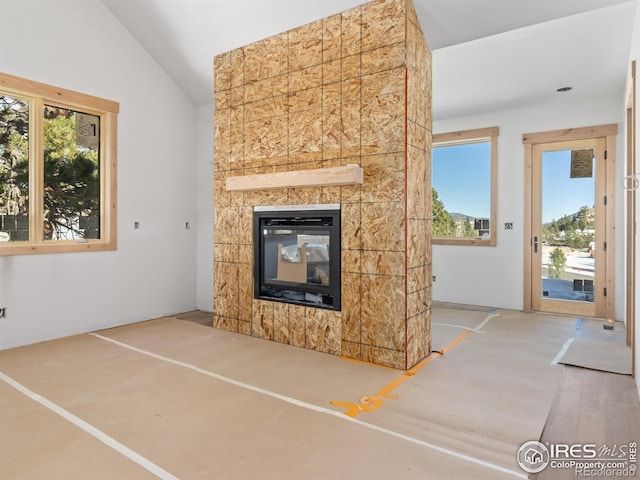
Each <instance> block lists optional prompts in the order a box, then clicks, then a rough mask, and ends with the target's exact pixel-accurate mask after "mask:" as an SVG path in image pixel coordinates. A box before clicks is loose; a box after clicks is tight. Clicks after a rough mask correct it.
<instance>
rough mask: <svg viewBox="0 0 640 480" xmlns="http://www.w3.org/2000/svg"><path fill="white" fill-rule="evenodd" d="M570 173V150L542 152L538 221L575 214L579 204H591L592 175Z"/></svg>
mask: <svg viewBox="0 0 640 480" xmlns="http://www.w3.org/2000/svg"><path fill="white" fill-rule="evenodd" d="M594 166H595V162H594ZM570 172H571V150H560V151H557V152H545V153H544V154H543V155H542V223H548V222H551V221H552V220H558V219H559V218H561V217H563V216H564V215H570V214H572V213H576V212H578V211H579V210H580V207H585V206H586V207H593V198H594V177H593V175H592V176H591V177H590V178H570Z"/></svg>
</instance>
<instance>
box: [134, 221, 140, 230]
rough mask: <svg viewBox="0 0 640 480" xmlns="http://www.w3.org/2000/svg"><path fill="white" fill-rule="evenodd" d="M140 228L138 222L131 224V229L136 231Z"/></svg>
mask: <svg viewBox="0 0 640 480" xmlns="http://www.w3.org/2000/svg"><path fill="white" fill-rule="evenodd" d="M139 228H140V222H133V229H134V230H138V229H139Z"/></svg>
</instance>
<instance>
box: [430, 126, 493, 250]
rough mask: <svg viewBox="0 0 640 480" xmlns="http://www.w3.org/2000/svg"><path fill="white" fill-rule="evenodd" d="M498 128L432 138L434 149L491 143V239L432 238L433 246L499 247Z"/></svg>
mask: <svg viewBox="0 0 640 480" xmlns="http://www.w3.org/2000/svg"><path fill="white" fill-rule="evenodd" d="M499 133H500V129H499V128H498V127H487V128H476V129H472V130H460V131H457V132H447V133H435V134H433V138H432V149H433V148H436V147H445V146H452V145H462V144H465V143H475V142H479V141H487V140H488V141H489V142H490V143H491V159H490V162H491V172H490V177H491V180H490V183H491V195H490V196H491V199H490V201H491V208H490V214H489V239H488V240H482V239H477V238H453V237H435V236H434V237H432V239H431V243H432V244H433V245H473V246H483V247H495V246H496V245H497V235H496V234H497V230H498V229H497V228H496V223H497V217H498V216H497V188H498V185H497V178H498V172H497V170H498V168H497V167H498V134H499Z"/></svg>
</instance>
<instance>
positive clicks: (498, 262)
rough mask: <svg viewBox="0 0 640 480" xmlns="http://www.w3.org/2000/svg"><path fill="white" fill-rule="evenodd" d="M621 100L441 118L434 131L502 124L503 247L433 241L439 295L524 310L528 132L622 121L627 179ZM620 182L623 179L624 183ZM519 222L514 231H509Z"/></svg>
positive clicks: (561, 101) (619, 306)
mask: <svg viewBox="0 0 640 480" xmlns="http://www.w3.org/2000/svg"><path fill="white" fill-rule="evenodd" d="M620 102H621V100H620V98H617V97H612V98H593V99H591V100H590V101H589V102H588V103H585V102H584V101H578V102H576V101H573V100H572V98H571V95H570V94H566V95H565V96H560V95H559V96H558V100H557V102H556V103H554V104H545V105H539V106H536V107H532V108H527V109H521V110H511V111H501V112H494V113H491V114H486V115H481V116H475V117H466V118H455V119H447V120H440V121H435V122H434V124H433V132H434V133H444V132H450V131H456V130H467V129H473V128H482V127H492V126H496V125H497V126H498V127H500V135H499V137H498V192H497V197H498V208H497V210H498V212H497V246H496V247H470V246H451V245H434V246H433V275H435V276H436V282H435V283H434V284H433V300H434V301H443V302H454V303H466V304H472V305H485V306H491V307H499V308H509V309H516V310H521V309H522V308H523V288H524V279H523V276H524V265H523V263H524V243H523V242H524V241H525V239H524V225H523V216H524V147H523V145H522V134H524V133H531V132H539V131H546V130H556V129H562V128H574V127H583V126H591V125H601V124H609V123H617V124H619V125H618V133H619V135H618V142H617V144H618V145H617V151H618V163H617V170H618V171H619V172H620V173H619V177H620V178H622V166H623V164H624V161H623V158H622V156H621V155H622V154H623V150H621V148H622V145H623V138H622V137H623V135H622V134H623V126H622V124H621V122H622V120H623V119H624V111H623V109H622V108H621V103H620ZM618 183H620V182H618ZM616 197H617V198H616V212H617V216H616V224H617V225H622V223H621V222H623V221H624V216H623V208H622V199H621V195H616ZM505 222H513V230H504V224H505ZM622 237H623V234H622V233H621V232H620V233H619V234H618V238H617V239H616V246H617V252H619V258H620V260H619V261H617V262H616V282H617V285H618V290H617V292H616V318H619V319H621V318H622V316H623V315H624V296H623V293H624V292H623V290H622V289H623V288H624V283H623V276H622V275H623V273H622V272H623V270H622V266H623V263H622V258H623V257H622V252H623V251H624V250H623V248H622V241H623V238H622Z"/></svg>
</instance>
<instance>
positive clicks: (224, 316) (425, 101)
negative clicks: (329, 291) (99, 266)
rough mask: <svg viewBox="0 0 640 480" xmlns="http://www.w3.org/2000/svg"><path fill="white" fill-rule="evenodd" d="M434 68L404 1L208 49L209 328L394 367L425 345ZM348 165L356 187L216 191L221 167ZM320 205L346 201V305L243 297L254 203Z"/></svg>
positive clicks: (249, 292) (249, 273)
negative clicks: (336, 307) (359, 172)
mask: <svg viewBox="0 0 640 480" xmlns="http://www.w3.org/2000/svg"><path fill="white" fill-rule="evenodd" d="M430 69H431V63H430V53H429V52H428V50H427V47H426V44H425V42H424V37H423V35H422V32H421V30H420V26H419V24H418V22H417V17H416V15H415V12H414V10H413V6H412V5H411V2H410V0H387V1H381V0H376V1H374V2H371V3H368V4H365V5H363V6H361V7H357V8H354V9H351V10H348V11H346V12H343V13H341V14H337V15H334V16H331V17H328V18H326V19H323V20H320V21H317V22H314V23H311V24H308V25H304V26H302V27H299V28H296V29H294V30H291V31H289V32H285V33H283V34H280V35H276V36H274V37H270V38H267V39H264V40H261V41H259V42H256V43H254V44H251V45H248V46H245V47H243V48H239V49H236V50H233V51H231V52H228V53H225V54H222V55H219V56H217V57H216V58H215V62H214V75H215V88H214V98H215V114H214V115H215V116H214V128H215V132H214V133H215V139H214V141H215V164H214V168H215V172H214V183H215V225H214V229H215V237H214V264H215V265H214V272H215V275H214V277H215V281H214V308H215V314H214V326H216V327H218V328H221V329H225V330H230V331H233V332H240V333H244V334H247V335H253V336H257V337H261V338H265V339H269V340H274V341H277V342H281V343H286V344H290V345H296V346H301V347H305V348H310V349H314V350H319V351H323V352H328V353H332V354H342V355H345V356H349V357H352V358H356V359H361V360H365V361H370V362H374V363H378V364H384V365H388V366H392V367H396V368H409V367H411V366H412V365H414V364H415V363H416V362H417V361H419V360H420V359H422V358H424V357H425V356H426V355H427V354H428V353H429V351H430V328H429V327H430V302H431V290H430V287H431V284H430V283H431V254H430V250H431V246H430V245H431V242H430V236H429V235H430V224H429V218H430V203H431V202H430V198H431V195H430V192H431V188H430V173H429V155H430V152H429V150H430V144H431V111H430V101H431V90H430V83H431V78H430ZM346 164H358V165H361V166H362V167H363V169H364V183H363V185H361V186H343V187H325V188H291V189H278V190H263V191H254V192H227V191H226V190H225V181H226V178H227V177H229V176H238V175H249V174H258V173H271V172H279V171H293V170H303V169H312V168H323V167H334V166H340V165H346ZM316 203H340V204H341V208H342V239H341V240H342V311H341V312H334V311H328V310H323V309H317V308H309V307H303V306H298V305H288V304H283V303H278V302H271V301H263V300H256V299H253V270H252V268H253V266H252V263H253V250H252V248H253V247H252V242H253V237H252V221H251V220H252V213H253V207H254V206H255V205H290V204H316Z"/></svg>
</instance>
